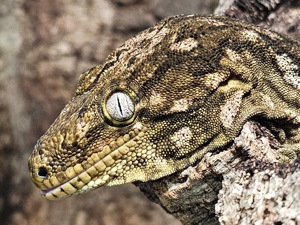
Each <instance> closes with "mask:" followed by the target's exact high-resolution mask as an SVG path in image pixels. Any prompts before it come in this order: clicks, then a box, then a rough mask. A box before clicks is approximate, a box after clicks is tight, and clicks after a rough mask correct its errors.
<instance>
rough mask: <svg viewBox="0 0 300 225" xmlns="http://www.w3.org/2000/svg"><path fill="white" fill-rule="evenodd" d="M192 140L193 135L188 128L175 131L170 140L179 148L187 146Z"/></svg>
mask: <svg viewBox="0 0 300 225" xmlns="http://www.w3.org/2000/svg"><path fill="white" fill-rule="evenodd" d="M192 138H193V133H192V132H191V130H190V128H189V127H183V128H181V129H180V130H178V131H176V132H175V133H174V134H173V135H172V136H171V137H170V140H171V141H172V142H173V143H174V144H175V145H176V147H178V148H180V147H183V146H187V145H189V141H190V140H191V139H192Z"/></svg>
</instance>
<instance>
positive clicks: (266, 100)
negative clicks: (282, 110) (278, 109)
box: [259, 93, 275, 108]
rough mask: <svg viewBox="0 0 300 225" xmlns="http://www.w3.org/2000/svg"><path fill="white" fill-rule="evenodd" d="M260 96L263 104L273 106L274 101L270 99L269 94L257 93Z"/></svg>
mask: <svg viewBox="0 0 300 225" xmlns="http://www.w3.org/2000/svg"><path fill="white" fill-rule="evenodd" d="M259 94H260V95H261V96H262V100H263V104H264V105H266V106H267V107H268V108H274V106H275V105H274V102H273V101H272V99H271V97H270V96H269V95H265V94H263V93H259Z"/></svg>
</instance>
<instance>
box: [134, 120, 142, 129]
mask: <svg viewBox="0 0 300 225" xmlns="http://www.w3.org/2000/svg"><path fill="white" fill-rule="evenodd" d="M142 128H143V124H142V123H141V122H137V123H136V124H134V126H133V129H138V130H142Z"/></svg>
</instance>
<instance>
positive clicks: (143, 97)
mask: <svg viewBox="0 0 300 225" xmlns="http://www.w3.org/2000/svg"><path fill="white" fill-rule="evenodd" d="M299 57H300V45H299V44H298V43H297V42H295V41H292V40H290V39H288V38H286V37H283V36H281V35H279V34H277V33H274V32H271V31H268V30H263V29H261V28H258V27H255V26H252V25H247V24H244V23H242V22H238V21H234V20H231V19H226V18H224V17H215V16H208V17H201V16H177V17H172V18H169V19H166V20H163V21H162V22H160V23H158V24H157V25H155V26H153V27H151V28H149V29H147V30H145V31H144V32H141V33H140V34H138V35H136V36H135V37H133V38H131V39H129V40H128V41H127V42H125V44H124V45H122V46H121V47H119V48H118V49H117V50H116V51H115V52H113V53H112V54H111V55H110V56H109V57H108V58H107V60H106V62H105V63H104V64H103V65H101V66H96V67H94V68H92V69H90V70H88V71H87V72H85V73H83V74H82V75H81V77H80V81H79V86H78V88H77V91H76V95H75V97H74V98H73V99H72V100H71V101H70V102H69V103H68V104H67V105H66V107H65V108H64V109H63V111H62V112H61V114H60V115H59V117H58V118H57V119H56V121H55V122H54V123H53V124H52V126H51V127H50V128H49V130H48V131H47V132H46V133H45V134H44V135H43V136H42V137H41V138H40V140H39V141H38V142H37V144H36V146H35V149H34V151H33V154H32V156H31V157H30V159H29V170H30V174H31V177H32V180H33V182H34V183H35V184H36V186H37V187H39V188H40V189H41V190H42V195H43V196H44V197H45V198H47V199H57V198H64V197H68V196H71V195H73V194H77V193H82V192H85V191H87V190H90V189H94V188H98V187H100V186H109V185H118V184H124V183H129V182H133V181H149V180H155V179H158V178H161V177H163V176H167V175H169V174H172V173H174V172H176V171H179V170H182V169H184V168H186V167H188V166H189V165H192V164H194V163H195V162H197V161H198V160H200V159H201V158H202V157H203V155H204V154H205V153H207V152H213V151H216V150H217V149H220V148H222V147H224V146H226V145H228V144H230V143H232V142H233V139H234V138H235V137H236V136H237V135H238V134H239V132H240V130H241V128H242V126H243V125H244V124H245V122H246V121H248V120H249V119H254V120H255V119H257V120H259V121H265V123H266V124H269V125H270V129H271V130H273V131H274V133H275V135H276V136H277V138H278V139H279V141H280V143H281V144H282V147H281V148H280V149H278V152H279V153H280V154H279V156H280V157H279V158H281V160H290V159H293V158H295V157H297V154H298V153H299V152H298V149H299V145H300V144H299V143H300V132H299V131H300V98H299V97H300V77H299V67H300V60H299Z"/></svg>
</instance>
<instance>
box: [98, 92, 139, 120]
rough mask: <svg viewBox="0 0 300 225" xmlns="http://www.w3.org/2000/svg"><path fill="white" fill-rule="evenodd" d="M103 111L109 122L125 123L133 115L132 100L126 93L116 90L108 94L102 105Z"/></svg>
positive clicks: (132, 118) (132, 117) (131, 118)
mask: <svg viewBox="0 0 300 225" xmlns="http://www.w3.org/2000/svg"><path fill="white" fill-rule="evenodd" d="M103 112H104V116H105V117H106V119H107V120H108V122H109V123H110V124H112V125H116V126H122V125H123V126H124V125H127V124H129V123H131V122H132V121H133V120H134V117H135V106H134V101H133V99H132V98H131V96H130V95H129V94H128V93H126V92H124V91H119V90H118V91H116V92H114V93H112V94H111V95H110V96H108V98H107V99H106V101H105V104H104V106H103Z"/></svg>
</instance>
